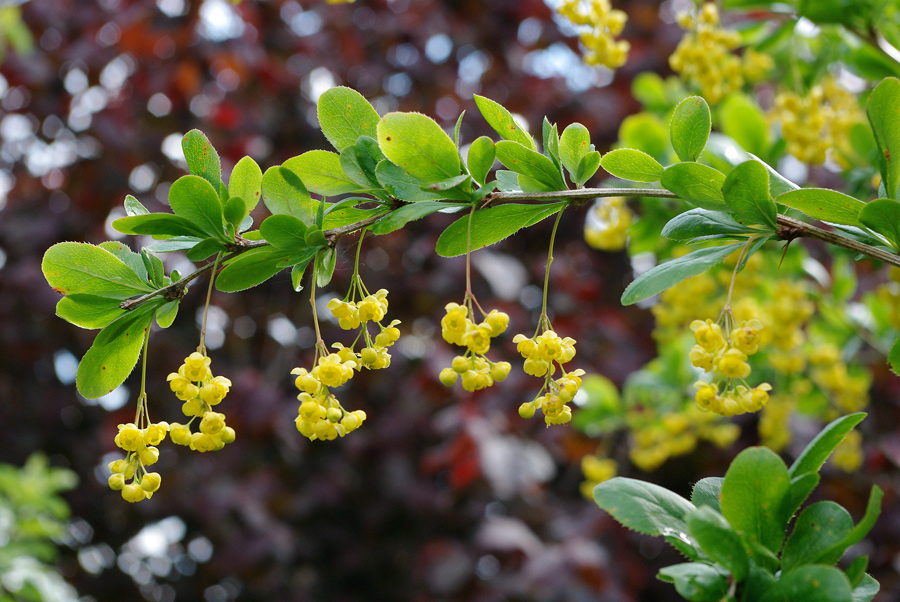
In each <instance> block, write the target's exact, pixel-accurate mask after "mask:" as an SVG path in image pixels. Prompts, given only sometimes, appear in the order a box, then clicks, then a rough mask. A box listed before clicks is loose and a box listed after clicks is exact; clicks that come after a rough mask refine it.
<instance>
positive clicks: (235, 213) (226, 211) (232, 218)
mask: <svg viewBox="0 0 900 602" xmlns="http://www.w3.org/2000/svg"><path fill="white" fill-rule="evenodd" d="M244 209H245V205H244V199H242V198H241V197H237V196H233V197H231V198H230V199H228V200H227V201H226V202H225V206H224V208H223V213H222V215H223V217H224V218H225V224H226V226H225V227H226V228H233V229H236V228H238V227H239V226H240V225H241V222H242V221H243V220H244Z"/></svg>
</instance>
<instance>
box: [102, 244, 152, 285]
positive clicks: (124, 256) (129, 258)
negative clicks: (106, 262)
mask: <svg viewBox="0 0 900 602" xmlns="http://www.w3.org/2000/svg"><path fill="white" fill-rule="evenodd" d="M97 246H98V247H100V248H101V249H103V250H105V251H109V252H110V253H112V254H113V255H115V256H116V257H118V258H119V259H120V260H121V261H122V263H124V264H125V265H127V266H128V267H129V268H131V271H133V272H134V273H135V274H136V275H137V277H138V278H139V279H140V280H141V282H147V283H149V282H150V275H149V274H148V273H147V266H146V264H145V263H144V259H143V257H141V256H140V255H139V254H137V253H135V252H134V251H132V250H131V249H129V248H128V246H127V245H125V244H123V243H121V242H119V241H114V240H108V241H106V242H101V243H100V244H99V245H97Z"/></svg>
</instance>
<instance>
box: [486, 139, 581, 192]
mask: <svg viewBox="0 0 900 602" xmlns="http://www.w3.org/2000/svg"><path fill="white" fill-rule="evenodd" d="M494 148H495V149H496V151H497V159H498V160H499V161H500V162H501V163H503V165H505V166H506V167H507V168H508V169H510V170H512V171H514V172H516V173H517V174H519V176H524V177H525V178H527V179H528V181H529V182H530V185H529V186H526V185H525V184H523V182H522V178H521V177H520V178H519V184H522V186H523V190H525V189H526V188H529V189H530V190H527V191H528V192H538V191H555V190H565V189H566V183H565V182H564V181H563V178H562V174H561V173H560V171H559V168H558V167H557V166H556V165H554V163H553V161H552V160H551V159H549V158H547V157H545V156H544V155H542V154H540V153H539V152H537V151H533V150H531V149H529V148H526V147H524V146H522V145H521V144H519V143H518V142H512V141H510V140H501V141H500V142H498V143H497V144H496V145H495V147H494Z"/></svg>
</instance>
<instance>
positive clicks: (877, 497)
mask: <svg viewBox="0 0 900 602" xmlns="http://www.w3.org/2000/svg"><path fill="white" fill-rule="evenodd" d="M882 497H884V492H883V491H882V490H881V488H880V487H878V485H872V490H871V492H870V493H869V503H868V504H866V513H865V515H864V516H863V517H862V519H861V520H860V521H859V522H858V523H857V524H856V526H855V527H853V530H852V531H850V533H848V534H847V535H846V536H845V537H844V538H843V539H841V540H840V541H838V542H836V543H834V544H832V545H831V546H830V547H828V548H826V549H825V550H822V551H821V554H820V556H819V557H820V558H826V559H827V558H838V559H839V558H840V557H841V556H843V555H844V552H845V551H846V550H847V548H849V547H850V546H855V545H856V544H858V543H859V542H861V541H862V540H863V539H865V537H866V535H868V534H869V531H871V530H872V527H874V526H875V521H877V520H878V515H879V514H881V498H882Z"/></svg>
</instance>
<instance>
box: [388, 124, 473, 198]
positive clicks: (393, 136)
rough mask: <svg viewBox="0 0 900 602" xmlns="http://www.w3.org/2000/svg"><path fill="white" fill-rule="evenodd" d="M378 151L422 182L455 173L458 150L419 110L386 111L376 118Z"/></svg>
mask: <svg viewBox="0 0 900 602" xmlns="http://www.w3.org/2000/svg"><path fill="white" fill-rule="evenodd" d="M378 144H379V146H381V152H383V153H384V156H385V157H387V158H388V159H390V160H391V162H392V163H395V164H396V165H399V166H400V167H401V168H403V170H404V171H406V172H407V173H409V174H410V175H411V176H413V177H414V178H417V179H419V180H421V181H422V182H423V184H426V185H428V184H433V183H435V182H440V181H442V180H446V179H448V178H453V177H456V176H458V175H459V168H460V166H459V152H458V151H457V150H456V145H455V144H453V140H451V139H450V137H449V136H448V135H447V133H446V132H444V130H442V129H441V126H439V125H438V124H437V123H436V122H435V121H434V120H433V119H431V118H430V117H427V116H425V115H422V114H420V113H398V112H395V113H388V114H387V115H385V116H384V117H382V118H381V121H379V122H378Z"/></svg>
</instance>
